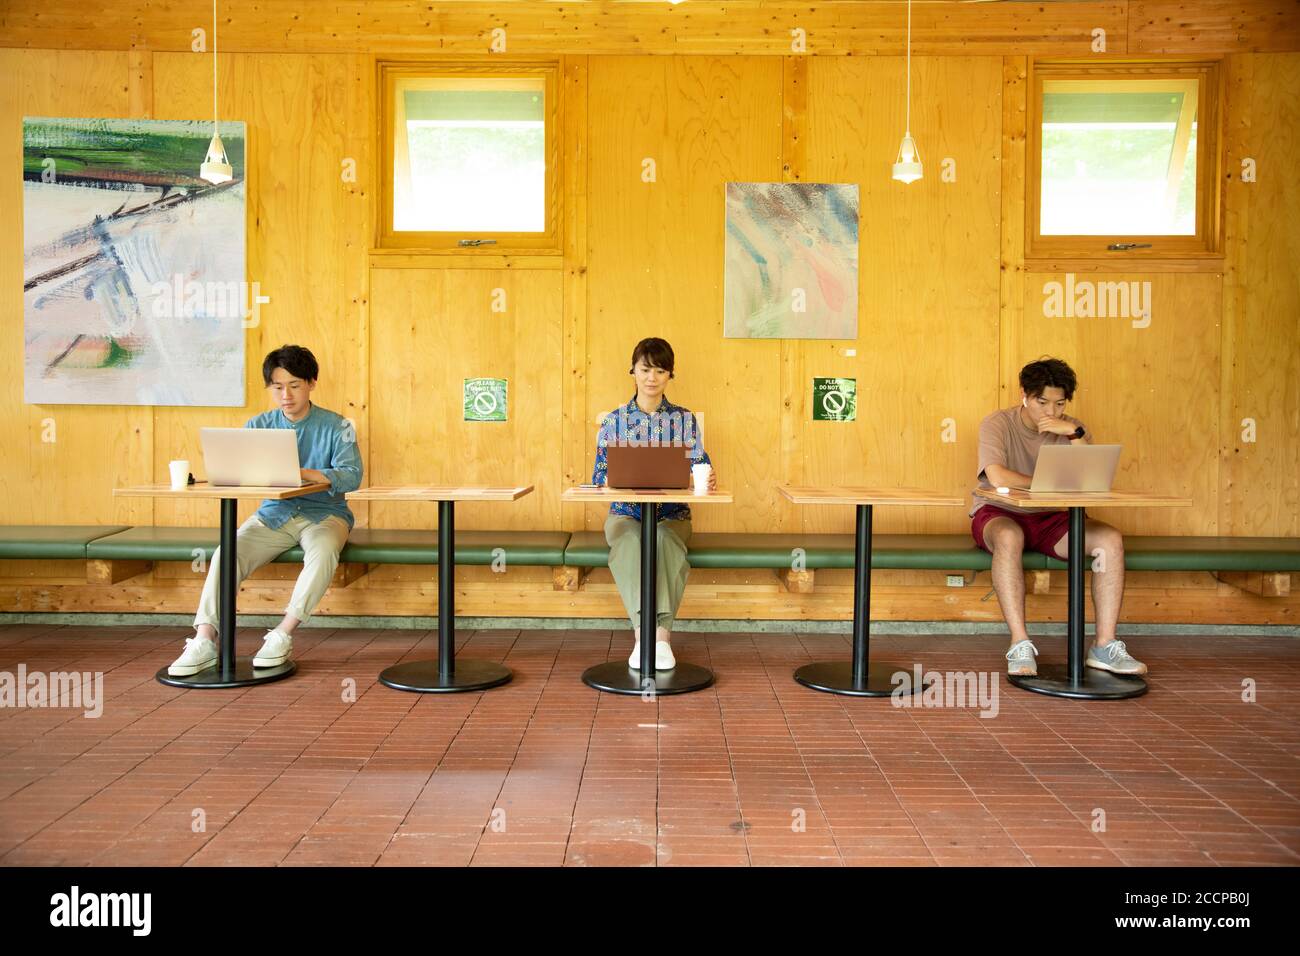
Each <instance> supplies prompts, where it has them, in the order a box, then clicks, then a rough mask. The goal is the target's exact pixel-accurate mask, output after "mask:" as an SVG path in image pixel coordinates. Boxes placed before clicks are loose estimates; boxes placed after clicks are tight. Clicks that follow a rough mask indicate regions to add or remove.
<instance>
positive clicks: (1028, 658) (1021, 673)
mask: <svg viewBox="0 0 1300 956" xmlns="http://www.w3.org/2000/svg"><path fill="white" fill-rule="evenodd" d="M1037 656H1038V648H1036V647H1034V642H1033V641H1031V640H1029V639H1028V638H1026V639H1025V640H1023V641H1017V642H1016V643H1015V644H1012V645H1011V650H1009V651H1007V673H1008V674H1009V675H1010V676H1012V677H1036V676H1038V661H1036V660H1034V658H1035V657H1037Z"/></svg>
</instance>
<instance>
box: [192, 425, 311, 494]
mask: <svg viewBox="0 0 1300 956" xmlns="http://www.w3.org/2000/svg"><path fill="white" fill-rule="evenodd" d="M199 441H200V443H201V444H202V445H203V466H204V468H206V469H207V472H208V484H210V485H218V486H226V487H236V488H238V487H245V486H255V487H258V488H266V487H270V488H300V487H302V486H303V485H305V484H308V482H306V481H304V480H303V477H302V471H301V469H300V468H299V465H298V441H297V438H296V433H295V432H294V430H293V429H292V428H200V429H199Z"/></svg>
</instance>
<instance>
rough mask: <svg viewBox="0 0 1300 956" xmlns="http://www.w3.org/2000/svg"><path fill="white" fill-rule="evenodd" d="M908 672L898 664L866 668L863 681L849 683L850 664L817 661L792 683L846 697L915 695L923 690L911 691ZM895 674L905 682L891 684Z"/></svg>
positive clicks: (913, 688) (809, 665) (799, 674)
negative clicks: (900, 675) (899, 675)
mask: <svg viewBox="0 0 1300 956" xmlns="http://www.w3.org/2000/svg"><path fill="white" fill-rule="evenodd" d="M912 673H913V672H912V671H910V670H908V669H907V668H906V667H904V666H902V665H901V664H868V665H867V675H866V676H867V679H866V680H865V681H864V682H863V683H861V684H854V683H853V662H852V661H817V662H816V663H813V664H805V665H804V666H803V667H801V668H799V669H798V670H797V671H795V672H794V679H795V680H797V681H798V682H799V683H801V684H803V685H804V686H805V687H811V688H812V689H813V690H821V691H825V692H826V693H828V694H848V695H850V696H852V697H890V696H893V694H895V693H898V694H900V695H902V694H918V693H920V692H921V691H922V690H924V689H925V688H924V687H914V686H913V684H912ZM895 674H905V675H907V680H906V682H903V681H895V680H894V675H895Z"/></svg>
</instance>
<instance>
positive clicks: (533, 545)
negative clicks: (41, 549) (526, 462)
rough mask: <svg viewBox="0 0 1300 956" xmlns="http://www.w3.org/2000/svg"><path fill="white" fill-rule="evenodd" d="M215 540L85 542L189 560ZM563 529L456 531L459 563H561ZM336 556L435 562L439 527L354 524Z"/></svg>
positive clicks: (191, 532) (93, 552) (123, 536)
mask: <svg viewBox="0 0 1300 956" xmlns="http://www.w3.org/2000/svg"><path fill="white" fill-rule="evenodd" d="M219 540H220V532H219V531H218V529H216V528H154V527H139V528H129V529H126V530H124V531H121V532H119V533H118V534H114V535H110V536H108V537H104V538H100V539H98V540H96V541H94V542H93V544H94V547H93V548H92V547H90V546H89V545H87V546H86V554H85V556H88V557H91V558H102V559H116V560H137V561H191V560H193V559H194V551H195V550H196V549H199V550H201V551H202V552H203V555H204V557H205V558H211V557H212V552H213V551H215V550H216V547H217V544H218V542H219ZM568 540H569V535H568V532H564V531H458V532H457V533H456V561H457V563H458V564H491V563H492V555H493V551H494V550H495V549H497V548H502V549H503V550H504V552H505V560H506V563H507V564H510V563H512V562H513V563H515V564H520V565H559V564H563V563H564V546H565V544H567V543H568ZM275 560H276V561H278V562H282V563H290V562H294V561H301V560H302V548H298V547H293V548H290V549H289V550H288V551H285V552H284V553H283V554H281V555H280V556H279V557H278V558H276V559H275ZM339 560H340V561H342V562H345V563H349V562H351V563H357V564H437V563H438V532H437V531H417V530H412V529H393V530H386V529H383V528H355V529H353V531H352V534H351V535H349V536H348V543H347V544H346V545H344V546H343V551H342V553H341V554H340V555H339Z"/></svg>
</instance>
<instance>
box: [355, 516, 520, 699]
mask: <svg viewBox="0 0 1300 956" xmlns="http://www.w3.org/2000/svg"><path fill="white" fill-rule="evenodd" d="M454 504H455V502H452V501H439V502H438V659H437V660H436V661H408V662H406V663H404V664H394V665H393V666H392V667H389V668H387V669H385V670H384V671H383V672H382V673H381V674H380V675H379V682H380V683H381V684H383V685H385V686H386V687H391V688H393V689H394V690H406V691H413V692H415V693H418V694H457V693H464V692H465V691H471V690H484V689H485V688H488V687H496V686H498V685H500V684H504V683H506V682H508V681H509V680H510V679H511V678H512V677H514V674H513V673H512V672H511V670H510V668H508V667H506V666H504V665H502V664H496V663H493V662H492V661H457V660H456V510H455V508H454V507H453V506H454Z"/></svg>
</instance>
